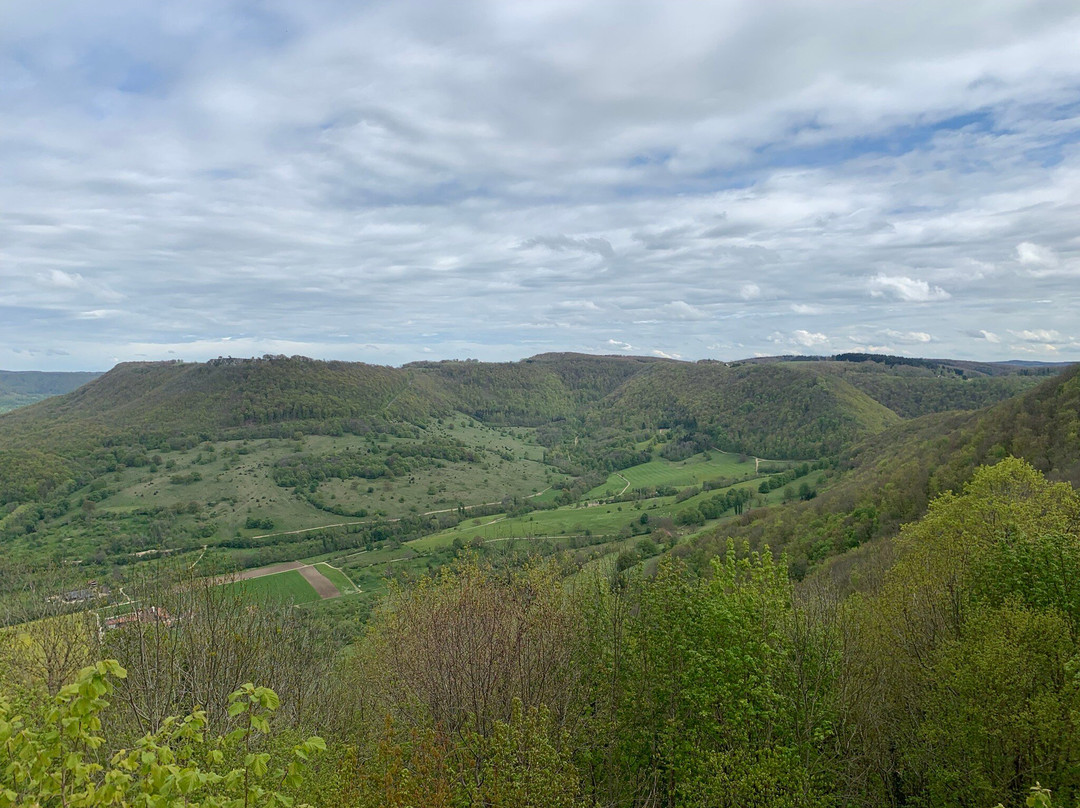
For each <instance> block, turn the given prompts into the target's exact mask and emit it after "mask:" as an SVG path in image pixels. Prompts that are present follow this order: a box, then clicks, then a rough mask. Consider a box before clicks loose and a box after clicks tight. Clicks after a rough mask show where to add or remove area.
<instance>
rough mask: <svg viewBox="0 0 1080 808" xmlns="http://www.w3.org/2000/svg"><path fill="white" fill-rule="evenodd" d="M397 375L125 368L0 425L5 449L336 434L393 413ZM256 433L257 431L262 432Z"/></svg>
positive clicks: (281, 366) (278, 365)
mask: <svg viewBox="0 0 1080 808" xmlns="http://www.w3.org/2000/svg"><path fill="white" fill-rule="evenodd" d="M408 387H409V380H408V378H407V377H406V375H405V374H403V373H402V372H401V371H400V370H397V369H395V368H390V367H383V366H378V365H365V364H361V363H351V362H317V361H313V360H308V359H301V358H284V357H282V358H266V359H258V360H230V359H226V360H215V361H211V362H207V363H179V362H138V363H136V362H132V363H124V364H120V365H117V366H116V367H115V368H113V369H112V370H111V371H109V372H108V373H106V374H105V375H103V376H101V377H99V378H98V379H96V380H94V381H93V382H91V383H90V384H87V385H85V386H84V387H82V388H80V389H78V390H76V391H74V392H72V393H69V394H68V395H66V396H61V397H58V398H54V399H49V400H47V401H43V402H41V403H39V404H37V405H35V406H32V407H27V408H25V409H22V410H19V411H16V412H12V413H8V414H7V415H5V416H4V417H3V419H2V420H0V432H3V434H4V435H5V437H6V438H7V441H8V443H9V445H16V446H18V445H23V446H25V445H27V444H30V443H33V444H38V445H40V444H45V445H50V446H53V445H70V444H78V445H85V444H87V443H92V442H94V441H95V440H98V439H104V438H112V437H116V436H145V435H196V436H198V435H200V434H204V435H207V436H210V435H215V436H216V435H221V434H223V433H227V432H228V431H229V430H230V429H238V428H242V427H249V428H250V427H268V426H271V425H280V424H285V423H304V424H313V425H318V424H324V425H326V426H327V427H330V428H341V423H342V422H346V423H347V422H348V421H349V420H350V419H360V420H364V419H372V418H376V417H381V416H382V415H383V414H384V413H386V412H387V411H388V410H392V409H393V407H394V405H395V404H396V403H397V402H396V400H397V399H398V398H399V397H401V396H402V394H403V393H405V392H406V389H407V388H408ZM264 431H265V430H264Z"/></svg>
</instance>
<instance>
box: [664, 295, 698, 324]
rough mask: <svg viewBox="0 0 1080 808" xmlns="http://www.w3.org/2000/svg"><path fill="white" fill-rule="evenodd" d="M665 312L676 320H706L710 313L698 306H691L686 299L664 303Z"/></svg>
mask: <svg viewBox="0 0 1080 808" xmlns="http://www.w3.org/2000/svg"><path fill="white" fill-rule="evenodd" d="M663 308H664V312H665V313H666V314H668V315H669V316H671V317H674V318H675V319H676V320H704V319H705V318H706V317H708V316H709V315H708V314H707V313H706V312H704V311H702V310H701V309H699V308H698V307H697V306H691V305H690V304H689V303H687V302H686V301H685V300H676V301H673V302H671V303H666V304H664V307H663Z"/></svg>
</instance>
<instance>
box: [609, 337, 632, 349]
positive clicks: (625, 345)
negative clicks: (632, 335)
mask: <svg viewBox="0 0 1080 808" xmlns="http://www.w3.org/2000/svg"><path fill="white" fill-rule="evenodd" d="M607 344H608V345H610V346H611V347H613V348H618V349H619V350H620V351H632V350H634V346H633V345H631V344H630V343H629V342H622V341H620V340H617V339H609V340H608V341H607Z"/></svg>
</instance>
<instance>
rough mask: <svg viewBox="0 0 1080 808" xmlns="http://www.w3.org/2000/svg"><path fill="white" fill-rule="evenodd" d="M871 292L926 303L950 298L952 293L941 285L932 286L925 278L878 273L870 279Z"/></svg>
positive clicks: (873, 294) (877, 295) (880, 295)
mask: <svg viewBox="0 0 1080 808" xmlns="http://www.w3.org/2000/svg"><path fill="white" fill-rule="evenodd" d="M869 286H870V294H871V296H873V297H882V296H884V295H886V294H890V295H892V296H893V297H896V298H897V299H899V300H906V301H912V302H916V303H926V302H929V301H932V300H948V299H949V297H950V295H949V293H948V292H946V291H945V290H944V289H942V288H941V287H940V286H931V285H930V284H929V283H927V282H926V281H923V280H918V279H915V278H909V277H907V276H905V275H886V274H885V273H884V272H881V273H878V274H877V275H876V276H874V277H873V278H871V279H870V281H869Z"/></svg>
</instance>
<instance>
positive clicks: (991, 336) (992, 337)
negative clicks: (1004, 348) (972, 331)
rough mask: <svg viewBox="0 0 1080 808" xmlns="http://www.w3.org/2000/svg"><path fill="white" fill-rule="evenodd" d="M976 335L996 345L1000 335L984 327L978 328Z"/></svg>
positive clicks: (999, 340)
mask: <svg viewBox="0 0 1080 808" xmlns="http://www.w3.org/2000/svg"><path fill="white" fill-rule="evenodd" d="M978 335H979V336H980V337H982V338H983V339H984V340H986V341H987V342H992V343H994V344H995V345H997V344H998V343H999V342H1001V337H999V336H998V335H997V334H995V333H994V332H993V331H987V330H985V329H979V332H978Z"/></svg>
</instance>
